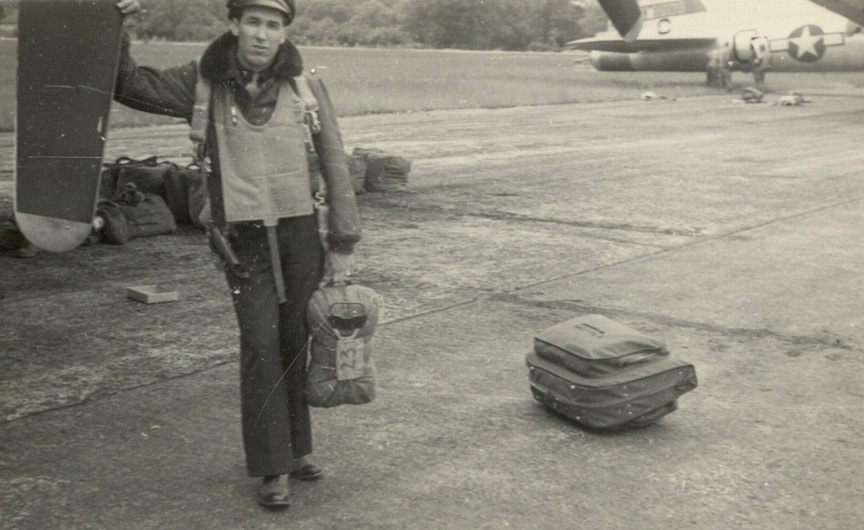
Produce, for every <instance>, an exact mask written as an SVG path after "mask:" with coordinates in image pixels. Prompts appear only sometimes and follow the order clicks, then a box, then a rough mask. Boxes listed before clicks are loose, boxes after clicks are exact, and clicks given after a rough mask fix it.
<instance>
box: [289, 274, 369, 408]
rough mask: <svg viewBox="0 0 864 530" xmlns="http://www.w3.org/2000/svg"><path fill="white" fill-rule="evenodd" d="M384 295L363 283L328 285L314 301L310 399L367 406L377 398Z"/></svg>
mask: <svg viewBox="0 0 864 530" xmlns="http://www.w3.org/2000/svg"><path fill="white" fill-rule="evenodd" d="M380 309H381V297H380V296H379V295H378V294H376V293H375V291H374V290H372V289H370V288H368V287H363V286H360V285H352V284H346V285H329V286H326V287H322V288H320V289H318V290H317V291H315V293H314V294H313V295H312V298H311V299H310V300H309V308H308V313H307V321H308V324H309V330H310V333H311V334H312V341H311V360H310V363H309V373H308V375H307V380H306V389H305V393H306V402H307V403H308V404H309V406H312V407H335V406H337V405H362V404H364V403H369V402H370V401H372V400H373V399H375V379H376V372H375V363H374V361H373V359H372V345H371V341H372V336H373V335H374V334H375V329H376V327H377V325H378V315H379V312H380Z"/></svg>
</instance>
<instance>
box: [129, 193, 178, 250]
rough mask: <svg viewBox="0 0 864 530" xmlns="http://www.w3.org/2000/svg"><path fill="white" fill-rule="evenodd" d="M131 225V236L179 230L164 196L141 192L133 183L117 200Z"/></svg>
mask: <svg viewBox="0 0 864 530" xmlns="http://www.w3.org/2000/svg"><path fill="white" fill-rule="evenodd" d="M115 202H116V204H117V206H119V208H120V211H121V212H123V216H124V217H125V218H126V223H127V225H128V227H129V238H130V239H132V238H136V237H148V236H158V235H161V234H173V233H174V232H176V231H177V223H176V222H175V220H174V215H173V214H172V213H171V210H170V209H169V208H168V205H167V204H165V201H164V200H163V199H162V197H159V196H158V195H154V194H152V193H141V192H140V191H138V190H137V189H136V187H135V184H133V183H131V182H130V183H127V184H126V187H125V189H124V190H123V191H122V192H121V193H120V194H119V195H118V196H117V197H116V200H115Z"/></svg>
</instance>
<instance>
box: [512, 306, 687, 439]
mask: <svg viewBox="0 0 864 530" xmlns="http://www.w3.org/2000/svg"><path fill="white" fill-rule="evenodd" d="M526 362H527V364H528V368H529V380H530V383H531V393H532V394H533V395H534V398H535V399H536V400H537V401H539V402H540V403H542V404H544V405H546V406H547V407H549V408H551V409H552V410H554V411H556V412H558V413H560V414H563V415H564V416H567V417H569V418H571V419H573V420H574V421H576V422H577V423H579V424H581V425H585V426H587V427H591V428H595V429H626V428H629V427H638V426H642V425H647V424H649V423H653V422H655V421H657V420H658V419H660V418H661V417H663V416H665V415H667V414H669V413H670V412H673V411H674V410H676V409H677V407H678V401H677V400H678V398H679V397H680V396H681V395H682V394H684V393H685V392H689V391H690V390H693V389H694V388H696V385H697V381H696V370H695V368H694V367H693V365H692V364H688V363H686V362H682V361H678V360H675V359H671V358H670V357H669V350H667V349H666V346H665V344H663V343H662V342H660V341H658V340H656V339H654V338H651V337H649V336H647V335H644V334H642V333H640V332H638V331H636V330H634V329H632V328H629V327H627V326H625V325H623V324H620V323H618V322H615V321H613V320H610V319H608V318H606V317H604V316H601V315H587V316H583V317H578V318H574V319H572V320H568V321H566V322H562V323H560V324H556V325H554V326H552V327H550V328H547V329H545V330H543V331H541V332H540V333H539V334H538V335H537V336H536V337H535V338H534V351H533V352H531V353H529V354H528V356H527V357H526Z"/></svg>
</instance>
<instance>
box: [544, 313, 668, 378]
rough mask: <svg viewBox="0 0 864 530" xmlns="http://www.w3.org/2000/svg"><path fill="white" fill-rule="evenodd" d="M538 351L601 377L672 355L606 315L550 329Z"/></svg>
mask: <svg viewBox="0 0 864 530" xmlns="http://www.w3.org/2000/svg"><path fill="white" fill-rule="evenodd" d="M534 351H535V352H537V354H538V355H540V357H543V358H544V359H547V360H549V361H552V362H554V363H556V364H559V365H561V366H563V367H565V368H567V369H568V370H571V371H573V372H575V373H577V374H579V375H581V376H583V377H599V376H603V375H605V374H611V373H616V372H619V371H621V370H622V369H624V368H627V367H628V366H633V365H637V364H642V363H646V362H652V361H656V360H658V359H661V358H663V357H667V356H668V355H669V350H667V349H666V345H665V344H663V343H662V342H661V341H659V340H657V339H654V338H652V337H649V336H647V335H645V334H643V333H640V332H639V331H636V330H635V329H632V328H630V327H627V326H625V325H624V324H620V323H618V322H615V321H614V320H611V319H609V318H606V317H604V316H603V315H587V316H582V317H578V318H574V319H571V320H567V321H565V322H561V323H560V324H556V325H554V326H552V327H549V328H546V329H544V330H543V331H541V332H540V333H538V334H537V336H535V337H534Z"/></svg>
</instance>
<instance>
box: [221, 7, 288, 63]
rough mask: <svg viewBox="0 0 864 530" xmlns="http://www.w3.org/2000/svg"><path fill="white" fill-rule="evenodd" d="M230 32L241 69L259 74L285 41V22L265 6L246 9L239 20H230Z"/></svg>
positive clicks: (274, 11) (279, 14) (275, 12)
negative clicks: (234, 41)
mask: <svg viewBox="0 0 864 530" xmlns="http://www.w3.org/2000/svg"><path fill="white" fill-rule="evenodd" d="M231 33H233V34H234V36H236V37H237V54H238V57H239V59H240V63H241V64H242V65H243V67H244V68H248V69H250V70H253V71H260V70H263V69H265V68H267V67H268V66H269V65H270V63H271V62H272V61H273V58H274V57H276V52H277V51H279V46H280V45H281V44H282V43H284V42H285V19H284V17H283V15H282V13H280V12H279V11H276V10H275V9H270V8H269V7H261V6H251V7H247V8H246V9H244V10H243V14H242V15H241V16H240V20H237V19H234V20H232V21H231Z"/></svg>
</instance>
